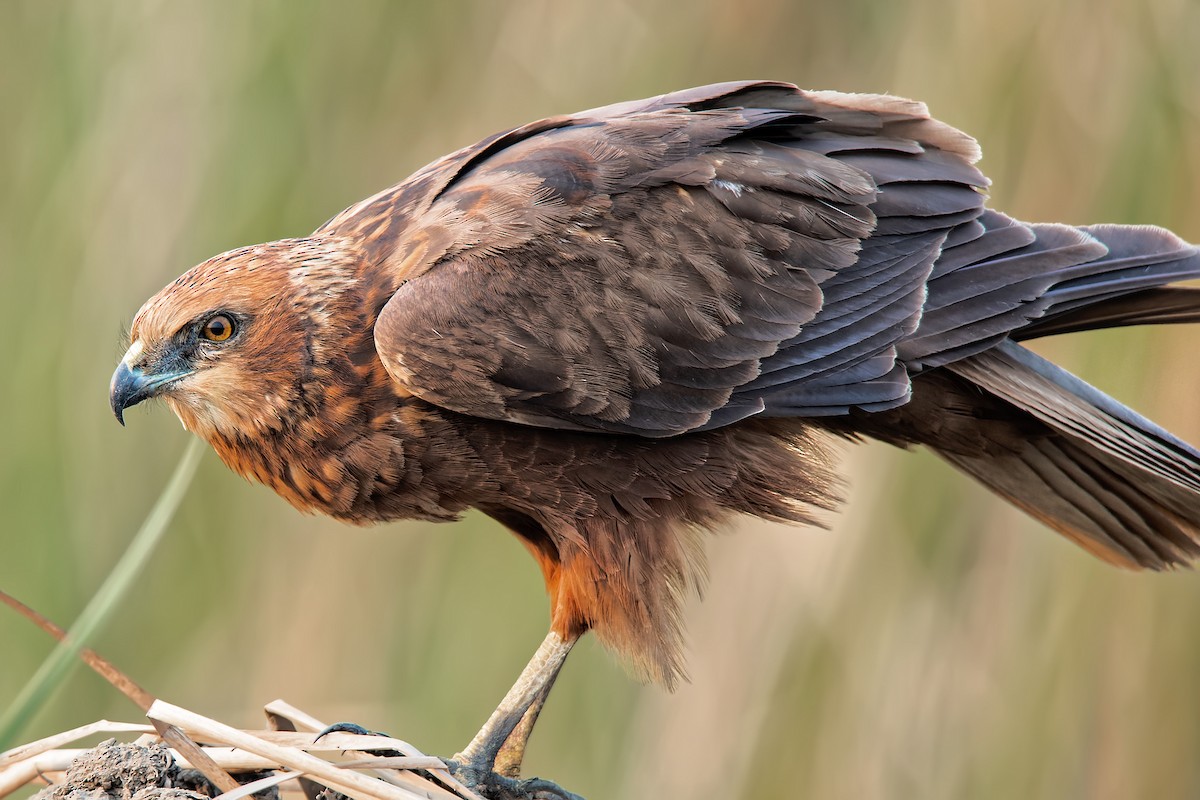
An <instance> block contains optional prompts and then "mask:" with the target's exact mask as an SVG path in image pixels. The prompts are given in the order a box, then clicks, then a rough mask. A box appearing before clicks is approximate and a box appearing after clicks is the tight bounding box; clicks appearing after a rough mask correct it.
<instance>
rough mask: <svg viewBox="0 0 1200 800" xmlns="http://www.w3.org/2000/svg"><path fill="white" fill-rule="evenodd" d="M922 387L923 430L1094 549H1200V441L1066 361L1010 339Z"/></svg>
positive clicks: (1174, 554)
mask: <svg viewBox="0 0 1200 800" xmlns="http://www.w3.org/2000/svg"><path fill="white" fill-rule="evenodd" d="M938 373H942V374H940V375H939V374H938ZM946 373H951V374H949V375H948V374H946ZM913 388H914V401H915V402H914V404H913V408H912V409H911V410H910V411H909V412H908V417H907V419H906V424H907V425H908V426H909V427H910V429H912V430H913V431H914V433H913V435H912V438H913V439H915V440H917V441H921V442H922V443H924V444H926V445H928V446H929V447H931V448H932V449H933V450H934V451H936V452H937V453H938V454H939V455H941V456H942V457H943V458H945V459H946V460H948V461H950V462H951V463H952V464H954V465H955V466H957V467H958V468H959V469H962V470H963V471H964V472H967V473H968V474H970V475H971V476H973V477H974V478H976V479H977V480H979V481H980V482H982V483H983V484H984V485H986V486H988V487H989V488H991V489H992V490H993V491H995V492H997V493H998V494H1000V495H1001V496H1003V497H1005V498H1006V499H1008V500H1009V501H1011V502H1012V503H1014V504H1015V505H1017V506H1019V507H1021V508H1023V509H1025V510H1026V511H1028V512H1029V513H1030V514H1032V515H1033V516H1035V517H1037V518H1038V519H1040V520H1042V521H1043V522H1045V523H1046V524H1047V525H1049V526H1051V527H1052V528H1054V529H1056V530H1058V531H1059V532H1061V533H1063V534H1064V535H1066V536H1067V537H1068V538H1070V539H1072V540H1074V541H1075V542H1077V543H1079V544H1080V545H1082V546H1083V547H1085V548H1086V549H1087V550H1089V551H1091V552H1092V553H1095V554H1096V555H1099V556H1100V557H1102V558H1104V559H1105V560H1108V561H1111V562H1114V563H1117V564H1122V565H1125V566H1130V567H1147V568H1151V569H1162V568H1165V567H1169V566H1172V565H1177V564H1184V563H1187V562H1189V561H1191V560H1193V559H1195V558H1196V557H1197V556H1200V451H1197V450H1196V449H1195V448H1193V447H1192V446H1190V445H1188V444H1187V443H1185V442H1183V441H1181V440H1179V439H1178V438H1176V437H1174V436H1172V435H1171V434H1170V433H1168V432H1167V431H1165V430H1163V429H1162V428H1161V427H1159V426H1157V425H1155V424H1154V423H1152V422H1150V421H1149V420H1147V419H1145V418H1143V417H1141V416H1139V415H1138V414H1136V413H1134V412H1133V411H1131V410H1130V409H1128V408H1126V407H1125V406H1123V405H1121V404H1120V403H1118V402H1117V401H1115V400H1113V399H1112V398H1110V397H1108V396H1107V395H1105V394H1104V393H1102V392H1100V391H1099V390H1097V389H1095V388H1093V387H1091V386H1089V385H1088V384H1086V383H1084V382H1083V381H1081V380H1079V379H1078V378H1076V377H1075V376H1073V375H1071V374H1070V373H1068V372H1066V371H1065V370H1062V369H1060V368H1058V367H1056V366H1054V365H1053V364H1051V363H1050V362H1048V361H1045V360H1044V359H1042V358H1040V357H1038V356H1037V355H1035V354H1033V353H1031V352H1030V351H1028V350H1025V349H1024V348H1022V347H1021V346H1020V345H1017V344H1015V343H1013V342H1005V343H1002V344H1000V345H998V346H997V347H995V348H993V349H991V350H989V351H987V352H985V353H980V354H978V355H975V356H972V357H970V358H967V359H964V360H963V361H960V362H957V363H955V364H952V365H950V366H949V367H947V368H946V370H945V371H940V370H939V371H935V372H934V373H930V374H929V375H928V376H923V378H921V379H918V381H917V382H916V383H915V384H914V387H913ZM934 409H936V410H938V411H940V412H941V415H940V417H939V416H938V415H937V414H936V413H935V414H933V415H931V414H930V411H931V410H934ZM956 420H957V421H956Z"/></svg>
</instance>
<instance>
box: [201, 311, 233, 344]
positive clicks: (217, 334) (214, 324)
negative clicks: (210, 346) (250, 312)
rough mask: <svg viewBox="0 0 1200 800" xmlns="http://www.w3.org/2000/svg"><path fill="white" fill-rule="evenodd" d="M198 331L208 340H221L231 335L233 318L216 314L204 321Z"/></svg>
mask: <svg viewBox="0 0 1200 800" xmlns="http://www.w3.org/2000/svg"><path fill="white" fill-rule="evenodd" d="M200 333H201V335H203V336H204V338H205V339H208V340H209V341H210V342H223V341H225V340H226V339H228V338H229V337H230V336H233V320H232V319H230V318H229V317H227V316H226V315H224V314H216V315H214V316H211V317H209V318H208V320H207V321H205V323H204V327H203V328H201V329H200Z"/></svg>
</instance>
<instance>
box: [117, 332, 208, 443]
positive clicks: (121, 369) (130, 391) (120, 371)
mask: <svg viewBox="0 0 1200 800" xmlns="http://www.w3.org/2000/svg"><path fill="white" fill-rule="evenodd" d="M141 354H142V343H141V342H134V343H133V345H132V346H130V348H129V351H128V352H126V353H125V357H124V358H123V359H121V363H120V364H118V365H117V369H116V371H115V372H114V373H113V376H112V383H110V384H109V386H108V402H109V404H110V405H111V406H112V410H113V414H114V415H115V416H116V418H117V422H119V423H121V424H122V425H124V424H125V409H127V408H129V407H130V406H136V405H137V404H138V403H140V402H142V401H143V400H149V399H150V398H151V397H154V396H155V395H156V394H158V393H159V392H161V391H162V390H163V387H165V386H166V385H167V384H169V383H171V382H172V381H177V380H179V379H180V378H185V377H187V376H188V375H191V374H192V372H193V371H194V370H190V369H183V370H180V369H174V370H168V371H166V372H161V373H160V372H155V371H154V370H150V371H146V370H145V369H144V368H143V367H142V366H139V365H137V364H136V363H135V362H136V361H137V359H138V357H139V356H140V355H141Z"/></svg>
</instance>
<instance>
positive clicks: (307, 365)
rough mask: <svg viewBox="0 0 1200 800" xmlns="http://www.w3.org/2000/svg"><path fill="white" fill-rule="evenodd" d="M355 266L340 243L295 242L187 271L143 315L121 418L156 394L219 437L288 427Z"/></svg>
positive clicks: (133, 336) (119, 382) (117, 378)
mask: <svg viewBox="0 0 1200 800" xmlns="http://www.w3.org/2000/svg"><path fill="white" fill-rule="evenodd" d="M354 266H355V260H354V259H353V257H351V256H350V255H349V254H347V253H345V252H344V251H342V250H341V249H339V248H338V247H337V246H336V245H335V244H334V243H331V242H329V241H326V240H320V239H289V240H283V241H279V242H271V243H269V244H263V245H256V246H254V247H246V248H242V249H240V250H232V251H230V252H228V253H224V254H222V255H219V256H216V257H214V258H211V259H209V260H208V261H205V262H204V263H203V264H200V265H199V266H196V267H194V268H192V269H191V270H189V271H188V272H186V273H184V274H183V275H181V276H180V277H179V278H178V279H176V280H175V281H174V282H172V283H171V284H169V285H168V286H166V287H165V288H164V289H163V290H162V291H160V292H159V293H158V294H156V295H155V296H154V297H152V298H150V299H149V300H148V301H146V304H145V305H143V306H142V308H141V310H139V311H138V313H137V315H136V316H135V317H134V320H133V325H132V327H131V329H130V340H131V344H130V346H129V349H128V351H126V353H125V357H124V358H123V359H121V363H120V364H119V365H118V366H117V369H116V372H114V373H113V378H112V384H111V385H110V389H109V400H110V402H111V404H112V410H113V413H114V414H116V416H117V420H118V421H120V422H121V423H122V424H124V419H123V415H124V411H125V409H127V408H129V407H130V406H133V405H136V404H138V403H140V402H142V401H143V400H148V399H150V398H152V397H161V398H163V399H164V400H166V402H167V404H168V405H170V407H171V409H172V410H173V411H174V412H175V414H176V415H177V416H178V417H179V419H180V421H181V422H182V423H183V425H184V427H186V428H187V429H188V430H190V431H192V432H193V433H196V434H198V435H200V436H202V437H204V438H206V439H208V440H210V441H212V440H213V438H214V437H216V436H224V437H227V438H234V437H236V436H239V435H248V434H252V433H261V432H264V431H266V430H273V429H278V428H280V427H282V426H283V425H285V424H287V423H288V422H289V421H290V420H292V419H294V418H295V416H296V415H297V414H298V413H300V412H301V410H302V407H303V403H304V400H305V391H306V383H308V382H310V381H311V380H312V379H313V372H314V370H315V369H319V367H320V361H321V359H322V355H323V351H325V350H326V349H327V347H328V346H329V345H333V346H335V347H336V346H337V342H336V339H332V337H331V336H330V333H331V332H330V331H329V330H328V329H329V328H330V327H331V326H333V325H335V324H336V323H335V319H334V318H335V317H336V316H337V311H338V310H339V306H340V305H341V304H342V303H344V302H346V298H345V296H346V295H347V294H348V293H350V292H351V291H352V289H353V287H354V283H355V281H354Z"/></svg>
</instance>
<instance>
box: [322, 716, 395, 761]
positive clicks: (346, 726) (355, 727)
mask: <svg viewBox="0 0 1200 800" xmlns="http://www.w3.org/2000/svg"><path fill="white" fill-rule="evenodd" d="M331 733H354V734H358V735H359V736H382V737H384V738H385V739H390V738H392V737H391V735H390V734H386V733H383V732H381V731H371V730H367V729H366V728H364V727H363V726H362V725H359V724H357V723H355V722H335V723H333V724H332V725H329V726H328V727H326V728H325V730H323V731H321V732H320V733H318V734H317V736H316V738H314V739H313V741H314V742H319V741H321V738H322V737H324V736H328V735H329V734H331ZM371 752H372V753H373V754H375V755H377V756H379V757H380V758H399V757H400V756H403V755H404V754H403V753H401V752H400V751H399V750H390V749H389V750H372V751H371Z"/></svg>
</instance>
